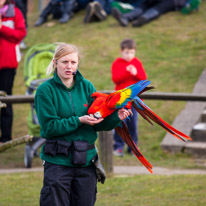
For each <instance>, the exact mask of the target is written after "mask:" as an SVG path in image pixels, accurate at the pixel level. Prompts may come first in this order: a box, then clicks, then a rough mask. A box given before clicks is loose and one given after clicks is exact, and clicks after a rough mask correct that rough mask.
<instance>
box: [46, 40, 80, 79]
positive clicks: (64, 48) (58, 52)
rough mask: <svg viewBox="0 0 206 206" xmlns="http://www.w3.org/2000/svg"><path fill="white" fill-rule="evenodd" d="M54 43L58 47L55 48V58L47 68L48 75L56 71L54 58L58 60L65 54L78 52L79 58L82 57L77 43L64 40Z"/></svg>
mask: <svg viewBox="0 0 206 206" xmlns="http://www.w3.org/2000/svg"><path fill="white" fill-rule="evenodd" d="M54 44H56V45H57V47H56V49H55V52H54V56H53V59H52V61H51V62H50V64H49V66H48V67H47V70H46V75H48V76H49V75H50V74H51V73H52V72H54V71H56V67H55V66H54V63H53V60H55V61H57V60H58V59H60V58H61V57H63V56H65V55H68V54H73V53H77V54H78V58H79V59H80V56H79V50H78V48H77V47H76V46H75V45H72V44H66V43H64V42H56V43H54Z"/></svg>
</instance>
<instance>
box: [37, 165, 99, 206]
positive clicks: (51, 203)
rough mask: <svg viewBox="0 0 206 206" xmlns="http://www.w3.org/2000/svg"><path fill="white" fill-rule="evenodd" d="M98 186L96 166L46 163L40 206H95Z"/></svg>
mask: <svg viewBox="0 0 206 206" xmlns="http://www.w3.org/2000/svg"><path fill="white" fill-rule="evenodd" d="M96 184H97V178H96V172H95V167H94V166H88V167H68V166H62V165H56V164H51V163H48V162H45V164H44V185H43V188H42V190H41V195H40V206H94V204H95V201H96V192H97V189H96Z"/></svg>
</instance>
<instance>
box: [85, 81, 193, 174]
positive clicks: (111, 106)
mask: <svg viewBox="0 0 206 206" xmlns="http://www.w3.org/2000/svg"><path fill="white" fill-rule="evenodd" d="M150 83H151V82H150V81H148V80H141V81H139V82H137V83H136V84H133V85H131V86H129V87H127V88H125V89H122V90H118V91H116V92H113V93H111V94H109V95H108V94H104V93H99V92H94V93H93V94H92V97H93V98H94V102H93V103H92V105H91V106H90V108H89V110H88V114H89V115H91V116H94V117H96V118H101V117H102V118H105V117H107V116H109V115H111V114H112V113H113V112H114V111H116V110H117V109H120V108H123V107H124V108H128V109H129V108H131V105H133V106H134V108H135V109H136V110H137V112H138V113H139V114H140V115H141V116H142V117H143V118H144V119H145V120H147V121H148V122H149V123H150V124H152V122H151V120H153V121H154V122H156V123H157V124H159V125H160V126H161V127H162V128H163V129H165V130H166V131H167V132H169V133H170V134H172V135H173V136H175V137H176V138H178V139H180V140H182V141H185V139H187V140H192V139H191V137H189V136H187V135H185V134H184V133H182V132H180V131H179V130H177V129H175V128H174V127H172V126H171V125H170V124H168V123H167V122H165V121H164V120H163V119H161V118H160V117H159V116H158V115H156V114H155V113H154V112H153V111H152V110H151V109H150V108H149V107H148V106H147V105H146V104H145V103H144V102H143V101H142V100H141V99H140V98H139V97H138V95H140V94H141V93H143V92H144V91H147V90H149V89H151V88H153V87H148V85H149V84H150ZM150 119H151V120H150ZM115 131H116V132H117V133H118V134H119V135H120V136H121V137H122V139H123V140H124V142H125V143H126V144H127V145H128V146H129V147H130V148H131V149H132V151H133V153H134V154H135V156H136V157H137V158H138V159H139V160H140V162H141V163H142V164H143V165H144V166H145V167H146V168H147V169H148V170H149V171H150V172H151V173H152V165H151V164H150V163H149V162H148V161H147V160H146V159H145V158H144V156H143V155H142V154H141V152H140V151H139V149H138V148H137V145H136V144H135V143H134V141H133V140H132V137H131V136H130V134H129V131H128V129H127V126H126V125H125V123H124V122H122V124H121V125H120V126H118V127H116V128H115ZM184 138H185V139H184Z"/></svg>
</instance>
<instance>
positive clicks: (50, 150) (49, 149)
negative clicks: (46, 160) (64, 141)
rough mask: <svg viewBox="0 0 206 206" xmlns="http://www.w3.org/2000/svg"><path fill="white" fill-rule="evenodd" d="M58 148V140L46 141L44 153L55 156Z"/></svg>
mask: <svg viewBox="0 0 206 206" xmlns="http://www.w3.org/2000/svg"><path fill="white" fill-rule="evenodd" d="M56 148H57V141H56V140H46V143H45V146H44V153H45V154H47V155H51V156H55V155H56Z"/></svg>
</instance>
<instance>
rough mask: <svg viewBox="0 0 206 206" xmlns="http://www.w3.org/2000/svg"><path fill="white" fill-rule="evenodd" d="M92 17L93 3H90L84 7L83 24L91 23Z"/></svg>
mask: <svg viewBox="0 0 206 206" xmlns="http://www.w3.org/2000/svg"><path fill="white" fill-rule="evenodd" d="M93 16H94V2H91V3H89V4H88V5H87V7H86V16H85V17H84V23H85V24H87V23H89V22H91V21H92V17H93Z"/></svg>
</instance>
